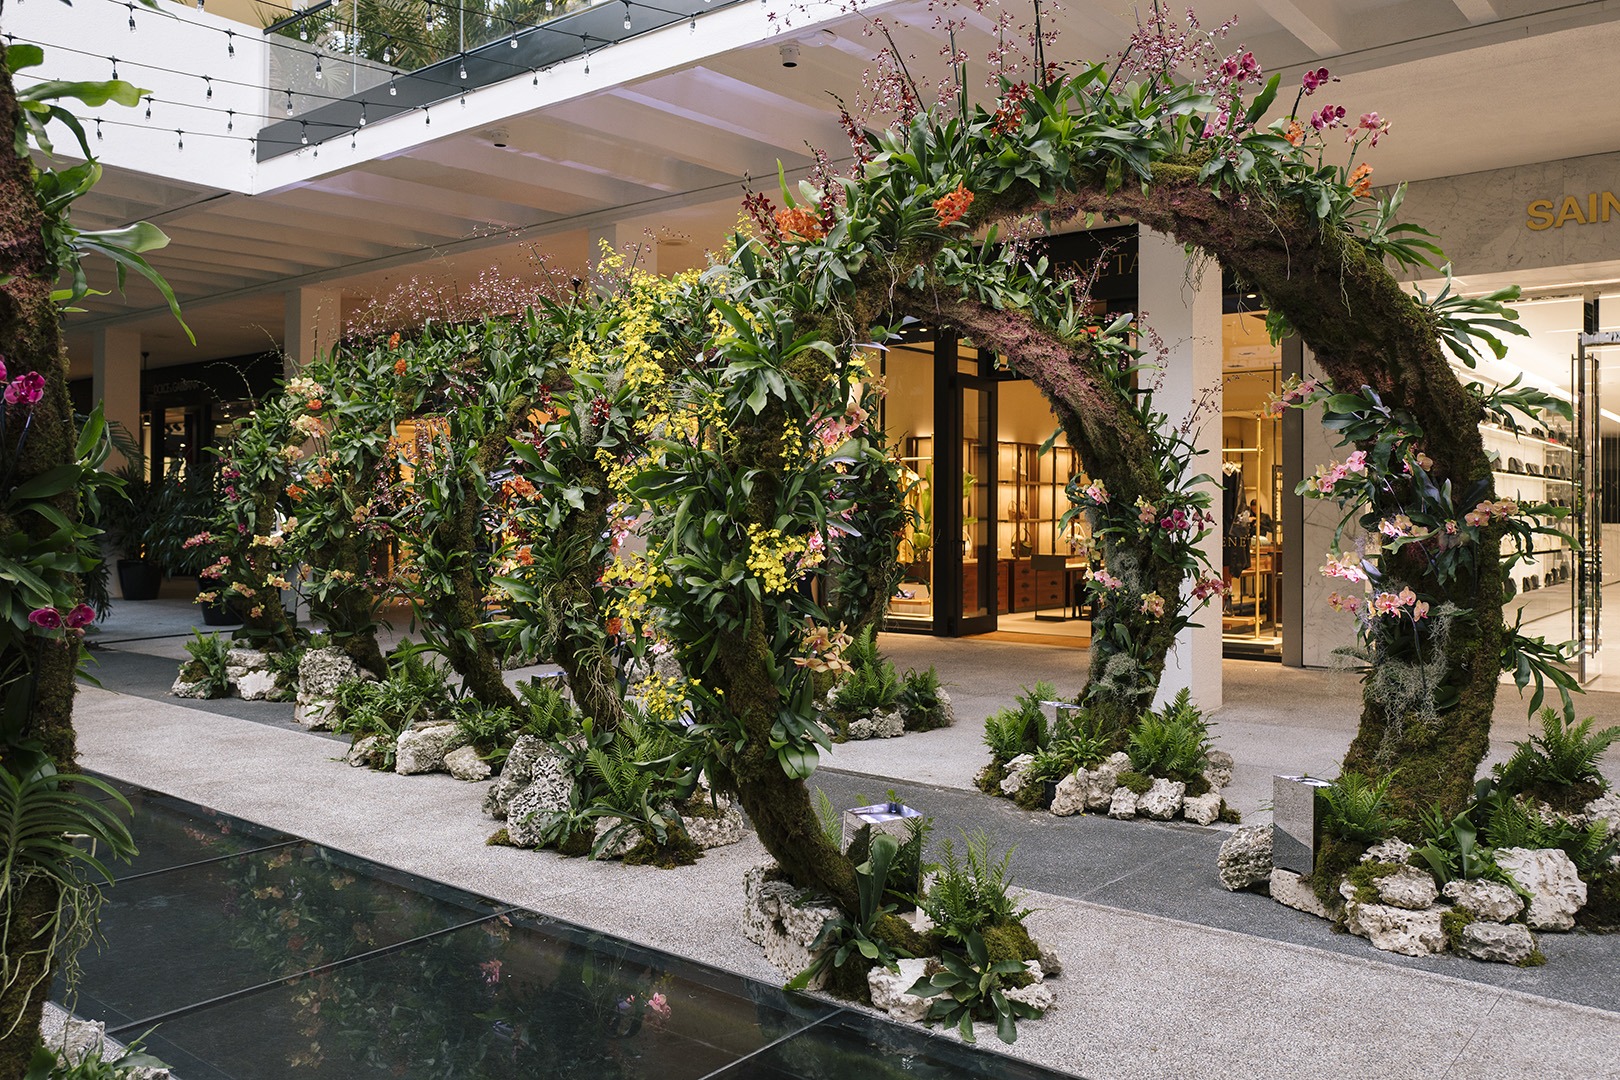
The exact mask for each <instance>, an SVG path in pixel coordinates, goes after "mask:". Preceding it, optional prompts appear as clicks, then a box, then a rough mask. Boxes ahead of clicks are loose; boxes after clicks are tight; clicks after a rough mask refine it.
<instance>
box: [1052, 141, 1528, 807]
mask: <svg viewBox="0 0 1620 1080" xmlns="http://www.w3.org/2000/svg"><path fill="white" fill-rule="evenodd" d="M1198 166H1199V163H1198V162H1196V161H1189V162H1186V163H1171V164H1169V165H1160V166H1158V167H1157V169H1156V173H1155V179H1154V182H1153V184H1152V185H1151V186H1150V187H1149V188H1148V190H1147V191H1146V192H1144V191H1143V190H1141V189H1140V188H1139V187H1133V186H1132V185H1126V186H1124V187H1123V188H1121V189H1120V190H1118V191H1115V192H1112V193H1105V191H1104V188H1103V185H1102V183H1101V181H1100V179H1099V178H1096V177H1091V176H1082V177H1077V178H1076V183H1075V185H1074V189H1073V190H1072V191H1071V192H1067V193H1063V194H1060V195H1059V196H1058V200H1057V205H1056V207H1055V212H1056V213H1057V214H1058V215H1060V216H1061V215H1064V214H1071V215H1072V214H1081V213H1098V214H1103V215H1107V216H1115V217H1130V218H1134V219H1135V220H1137V221H1140V222H1142V223H1143V224H1144V225H1147V226H1148V227H1150V228H1153V229H1155V230H1157V231H1159V232H1163V233H1166V234H1169V235H1171V236H1174V237H1175V238H1176V239H1178V240H1180V241H1182V242H1183V243H1188V244H1193V245H1196V246H1197V247H1199V248H1201V249H1203V250H1204V251H1206V252H1208V253H1209V254H1211V255H1213V256H1214V257H1215V258H1216V259H1218V260H1219V261H1220V263H1221V264H1222V266H1223V267H1225V268H1226V269H1228V270H1230V271H1232V272H1234V273H1236V274H1237V275H1238V276H1239V277H1240V278H1241V279H1242V280H1243V281H1245V282H1247V283H1248V284H1250V285H1251V286H1253V287H1255V288H1256V289H1257V290H1258V291H1259V292H1260V294H1261V296H1262V297H1264V299H1265V301H1266V303H1267V304H1268V306H1269V307H1270V308H1272V309H1273V310H1276V311H1278V312H1281V313H1282V314H1283V315H1284V316H1286V318H1287V319H1288V321H1289V323H1290V324H1291V325H1292V326H1293V327H1294V329H1295V330H1296V331H1297V332H1298V333H1299V335H1300V337H1301V338H1302V339H1303V340H1304V341H1305V343H1306V344H1308V345H1309V346H1310V347H1311V350H1312V352H1313V353H1314V354H1315V356H1316V362H1317V363H1318V364H1319V365H1320V366H1321V367H1322V369H1323V370H1324V371H1325V372H1326V373H1327V375H1328V376H1329V378H1330V379H1331V380H1332V381H1333V383H1334V384H1335V385H1337V386H1340V387H1346V388H1359V387H1362V386H1366V387H1370V388H1371V389H1372V390H1374V391H1376V392H1377V393H1378V394H1379V395H1380V396H1381V397H1382V398H1383V400H1384V402H1385V403H1386V404H1387V405H1389V406H1390V407H1392V408H1395V409H1399V410H1404V411H1406V412H1407V413H1409V414H1410V415H1411V416H1412V417H1413V419H1414V420H1415V421H1416V422H1417V423H1418V425H1419V426H1420V427H1421V428H1422V430H1423V433H1424V438H1423V449H1424V451H1425V452H1426V453H1427V454H1428V455H1429V456H1430V457H1431V458H1433V460H1434V467H1433V468H1432V469H1431V470H1429V471H1430V474H1431V475H1432V476H1433V478H1434V479H1435V481H1436V482H1437V483H1439V482H1441V481H1444V480H1450V481H1451V482H1452V484H1453V485H1454V486H1455V487H1457V488H1458V489H1461V488H1464V487H1466V486H1468V485H1471V484H1475V483H1478V482H1480V481H1484V482H1486V483H1487V484H1488V483H1489V482H1490V479H1491V465H1490V461H1489V459H1488V458H1487V457H1486V455H1485V449H1484V444H1483V441H1482V439H1481V437H1480V432H1479V424H1480V421H1481V420H1482V419H1483V418H1484V417H1483V412H1482V410H1481V408H1480V405H1479V403H1478V402H1477V401H1476V400H1475V399H1474V398H1473V397H1472V396H1471V395H1470V394H1469V392H1468V391H1467V390H1466V389H1465V388H1464V387H1463V386H1462V384H1461V382H1460V381H1459V380H1458V378H1457V376H1456V374H1455V372H1454V371H1453V370H1452V368H1451V365H1450V364H1449V362H1448V361H1447V359H1446V356H1445V353H1444V352H1443V350H1442V348H1441V346H1440V344H1439V337H1438V333H1437V327H1436V324H1435V322H1434V320H1433V319H1432V318H1431V317H1430V315H1429V314H1428V313H1427V312H1426V311H1425V310H1424V309H1423V308H1422V307H1420V306H1419V305H1418V303H1417V302H1416V300H1415V299H1414V298H1413V297H1412V296H1410V295H1409V294H1407V293H1406V292H1405V291H1404V290H1403V289H1402V288H1401V287H1400V284H1399V283H1398V282H1397V281H1396V280H1395V278H1394V276H1393V275H1392V274H1390V272H1389V271H1388V270H1387V269H1386V268H1385V267H1384V266H1383V265H1382V263H1380V262H1378V261H1376V260H1374V259H1372V258H1370V257H1369V256H1368V254H1367V253H1366V251H1365V249H1363V248H1362V246H1361V245H1360V244H1359V243H1358V242H1357V241H1356V240H1355V239H1354V238H1351V237H1348V236H1346V235H1345V234H1343V233H1342V232H1339V231H1337V230H1332V229H1327V230H1324V229H1322V228H1321V227H1320V226H1319V225H1318V224H1316V222H1315V221H1314V220H1313V219H1312V217H1311V215H1310V214H1309V213H1307V212H1306V210H1305V209H1304V208H1301V207H1294V206H1289V205H1281V206H1278V205H1266V204H1265V203H1264V202H1263V200H1261V199H1260V198H1258V197H1255V196H1250V197H1249V198H1247V199H1245V198H1240V197H1238V196H1235V195H1234V196H1230V197H1223V196H1218V195H1215V194H1213V193H1211V192H1209V191H1207V190H1205V189H1204V188H1203V187H1202V186H1201V185H1200V184H1199V182H1198V180H1197V170H1198ZM1487 490H1491V489H1487ZM1465 509H1466V508H1465ZM1501 535H1502V534H1501V532H1500V530H1499V529H1489V530H1484V531H1483V532H1482V535H1481V540H1480V543H1479V547H1478V550H1477V552H1476V553H1475V560H1476V567H1477V575H1476V576H1475V577H1474V578H1472V579H1468V580H1455V581H1450V582H1441V581H1438V580H1436V579H1435V578H1434V577H1433V575H1432V574H1430V573H1429V572H1428V569H1427V564H1426V562H1425V561H1424V558H1423V555H1422V546H1421V545H1416V544H1414V545H1408V546H1407V547H1406V548H1404V549H1403V550H1402V558H1401V560H1400V562H1399V563H1398V564H1397V567H1398V572H1399V573H1400V575H1401V576H1402V579H1403V580H1405V581H1406V582H1407V583H1408V584H1410V585H1411V586H1412V587H1413V588H1414V589H1415V590H1418V591H1420V592H1424V593H1428V594H1429V595H1432V596H1437V597H1440V598H1442V599H1443V600H1444V601H1445V602H1448V603H1451V604H1454V605H1456V606H1457V607H1458V608H1459V609H1460V610H1461V612H1462V616H1461V617H1460V618H1458V619H1457V620H1456V621H1455V623H1454V624H1453V625H1454V629H1453V630H1452V633H1451V637H1450V643H1449V647H1448V650H1447V652H1446V654H1445V657H1444V661H1445V663H1444V666H1445V675H1444V677H1443V680H1442V682H1443V683H1444V684H1445V685H1449V686H1452V687H1455V688H1457V690H1458V700H1457V703H1456V704H1455V705H1454V706H1453V707H1451V708H1449V709H1446V710H1445V711H1444V712H1442V713H1441V714H1440V718H1439V721H1438V722H1437V723H1424V722H1422V721H1421V719H1419V718H1417V717H1415V716H1411V715H1390V713H1389V712H1388V710H1387V709H1386V707H1385V706H1384V704H1383V703H1381V702H1380V701H1378V700H1376V698H1375V697H1374V696H1373V694H1371V693H1370V692H1369V693H1367V694H1365V695H1364V698H1363V704H1362V715H1361V725H1360V728H1359V730H1358V732H1357V734H1356V738H1355V740H1354V742H1353V743H1352V744H1351V747H1350V751H1349V753H1348V754H1347V755H1346V757H1345V761H1344V767H1345V769H1346V770H1355V771H1358V772H1362V773H1365V774H1377V775H1381V774H1384V773H1388V772H1391V771H1393V772H1394V774H1395V775H1394V781H1393V785H1392V792H1393V794H1394V797H1395V800H1396V802H1397V804H1398V806H1399V808H1400V810H1401V812H1402V813H1403V814H1405V815H1406V816H1409V817H1415V816H1416V815H1417V814H1418V812H1420V811H1421V810H1423V809H1425V808H1427V807H1429V806H1432V805H1436V804H1438V805H1439V806H1440V807H1442V808H1443V809H1444V810H1445V811H1446V812H1448V813H1454V812H1456V811H1457V810H1458V809H1460V808H1461V807H1462V806H1464V805H1466V803H1467V801H1468V799H1469V798H1470V795H1471V792H1472V789H1473V783H1474V774H1475V772H1476V770H1477V769H1478V767H1479V763H1480V762H1481V761H1482V760H1483V758H1484V755H1485V752H1486V750H1487V749H1488V744H1489V736H1490V724H1491V713H1492V711H1493V708H1494V706H1495V702H1496V688H1497V679H1498V676H1499V674H1500V671H1501V655H1502V647H1503V644H1504V638H1503V623H1502V599H1503V591H1502V568H1501V557H1500V554H1499V551H1498V546H1499V545H1498V540H1499V539H1500V537H1501Z"/></svg>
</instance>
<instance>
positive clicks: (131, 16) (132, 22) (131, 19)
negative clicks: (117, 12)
mask: <svg viewBox="0 0 1620 1080" xmlns="http://www.w3.org/2000/svg"><path fill="white" fill-rule="evenodd" d="M126 6H127V7H128V8H129V32H130V33H132V34H133V33H134V32H135V5H134V4H129V5H126Z"/></svg>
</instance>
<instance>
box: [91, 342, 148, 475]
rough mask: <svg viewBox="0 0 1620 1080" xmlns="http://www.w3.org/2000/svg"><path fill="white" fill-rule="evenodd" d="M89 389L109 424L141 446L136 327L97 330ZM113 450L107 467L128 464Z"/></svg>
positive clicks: (139, 380) (138, 351) (139, 354)
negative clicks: (99, 403) (130, 328)
mask: <svg viewBox="0 0 1620 1080" xmlns="http://www.w3.org/2000/svg"><path fill="white" fill-rule="evenodd" d="M90 385H91V391H90V394H91V396H92V397H93V398H95V400H97V401H99V402H101V412H102V415H103V416H105V417H106V418H107V422H108V424H109V425H110V424H113V423H116V424H118V425H119V426H120V427H122V428H123V430H124V433H125V434H127V435H128V436H129V437H130V438H131V439H133V440H134V441H135V444H136V445H137V446H139V445H141V334H140V331H139V330H117V329H105V330H97V331H96V333H95V343H94V346H93V351H92V368H91V382H90ZM127 463H128V462H127V460H126V459H125V457H124V455H123V454H121V453H120V452H119V451H117V450H116V449H115V450H114V451H113V452H112V454H111V455H110V456H109V457H108V458H107V465H106V467H107V468H108V469H117V468H118V467H119V466H121V465H125V464H127Z"/></svg>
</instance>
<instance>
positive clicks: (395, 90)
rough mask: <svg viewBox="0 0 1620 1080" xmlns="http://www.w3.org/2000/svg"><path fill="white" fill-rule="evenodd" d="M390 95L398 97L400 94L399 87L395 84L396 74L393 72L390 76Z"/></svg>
mask: <svg viewBox="0 0 1620 1080" xmlns="http://www.w3.org/2000/svg"><path fill="white" fill-rule="evenodd" d="M388 96H389V97H398V96H399V87H397V86H395V85H394V76H393V75H392V74H390V75H389V76H388Z"/></svg>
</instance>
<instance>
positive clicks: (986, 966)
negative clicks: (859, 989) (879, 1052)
mask: <svg viewBox="0 0 1620 1080" xmlns="http://www.w3.org/2000/svg"><path fill="white" fill-rule="evenodd" d="M937 968H938V970H935V971H932V972H929V973H925V974H924V975H923V977H922V978H921V979H918V980H917V981H916V982H915V983H913V984H912V986H911V987H910V989H909V990H908V991H907V992H908V993H912V994H915V995H917V996H918V997H921V998H931V999H933V1000H932V1001H931V1003H930V1004H929V1007H928V1014H927V1015H926V1016H925V1017H924V1018H923V1022H924V1023H926V1024H928V1025H929V1026H933V1025H934V1024H946V1025H954V1026H955V1027H956V1029H957V1031H958V1032H960V1034H961V1036H962V1039H963V1041H965V1042H970V1043H971V1042H974V1041H976V1040H975V1039H974V1036H973V1022H974V1021H975V1020H986V1021H991V1022H993V1023H994V1024H995V1025H996V1035H997V1037H999V1038H1000V1039H1001V1041H1002V1042H1004V1043H1012V1042H1015V1041H1016V1040H1017V1038H1018V1026H1017V1025H1018V1021H1019V1020H1028V1019H1032V1018H1034V1017H1036V1016H1039V1015H1040V1012H1039V1011H1038V1010H1036V1009H1035V1007H1034V1006H1032V1005H1030V1004H1028V1003H1026V1002H1023V1001H1018V1000H1015V999H1012V998H1009V997H1007V996H1006V991H1007V990H1008V989H1010V988H1012V987H1013V986H1016V985H1022V983H1021V982H1019V981H1018V980H1019V979H1021V978H1022V979H1026V980H1027V978H1028V972H1027V971H1025V970H1024V965H1023V962H1022V961H1020V960H1012V959H1007V960H996V959H993V958H992V957H991V956H990V953H989V950H988V949H987V948H986V946H985V942H984V938H983V937H982V936H981V935H980V934H979V933H978V932H977V931H969V932H968V933H967V935H966V936H965V937H964V938H963V939H962V952H961V953H957V952H954V951H951V950H946V951H945V952H944V953H942V954H941V955H940V958H939V961H938V964H937Z"/></svg>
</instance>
